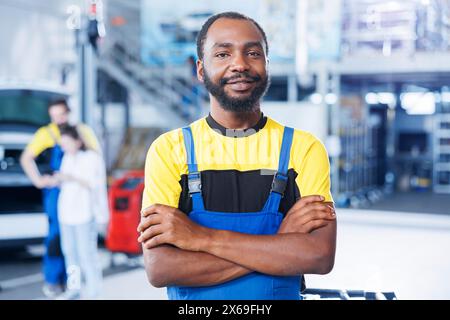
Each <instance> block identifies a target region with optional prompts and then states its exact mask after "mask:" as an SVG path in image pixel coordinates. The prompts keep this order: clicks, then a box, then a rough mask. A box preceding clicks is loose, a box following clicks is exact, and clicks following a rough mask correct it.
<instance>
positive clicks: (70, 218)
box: [58, 150, 109, 225]
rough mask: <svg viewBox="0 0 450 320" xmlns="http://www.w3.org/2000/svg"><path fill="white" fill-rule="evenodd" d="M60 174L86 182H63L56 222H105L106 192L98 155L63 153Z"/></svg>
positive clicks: (90, 151)
mask: <svg viewBox="0 0 450 320" xmlns="http://www.w3.org/2000/svg"><path fill="white" fill-rule="evenodd" d="M60 171H61V173H62V174H66V175H70V176H73V177H76V178H78V179H80V180H83V181H84V182H86V184H87V186H85V185H83V184H82V183H80V182H78V181H72V180H69V181H64V182H63V183H62V184H61V192H60V194H59V198H58V219H59V222H60V223H63V224H70V225H78V224H83V223H88V222H90V221H92V220H94V219H95V220H96V221H97V222H98V223H106V222H107V220H108V217H109V213H108V204H107V193H106V169H105V164H104V161H103V159H102V156H101V155H100V154H98V153H97V152H95V151H92V150H87V151H78V152H77V153H76V154H67V153H66V154H65V155H64V157H63V160H62V163H61V168H60Z"/></svg>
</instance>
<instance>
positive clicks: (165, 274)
mask: <svg viewBox="0 0 450 320" xmlns="http://www.w3.org/2000/svg"><path fill="white" fill-rule="evenodd" d="M144 260H145V268H146V271H147V276H148V279H149V281H150V283H151V284H152V285H153V286H155V287H165V286H171V285H178V286H211V285H216V284H220V283H224V282H227V281H230V280H233V279H236V278H239V277H242V276H243V275H246V274H248V273H250V272H252V271H251V270H250V269H247V268H244V267H242V266H240V265H237V264H235V263H233V262H230V261H227V260H224V259H222V258H219V257H216V256H214V255H211V254H208V253H204V252H194V251H187V250H182V249H179V248H176V247H173V246H169V245H161V246H158V247H156V248H152V249H145V248H144Z"/></svg>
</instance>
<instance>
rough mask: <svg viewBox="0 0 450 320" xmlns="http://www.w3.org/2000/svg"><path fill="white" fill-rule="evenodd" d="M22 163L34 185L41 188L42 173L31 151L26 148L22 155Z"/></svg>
mask: <svg viewBox="0 0 450 320" xmlns="http://www.w3.org/2000/svg"><path fill="white" fill-rule="evenodd" d="M20 164H21V166H22V169H23V171H24V172H25V174H26V175H27V177H28V178H29V179H30V180H31V182H32V183H33V185H34V186H35V187H38V188H40V187H41V186H40V178H41V174H40V172H39V170H38V168H37V166H36V162H35V160H34V157H33V155H32V154H31V152H29V151H28V150H26V149H25V151H24V152H23V154H22V155H21V157H20Z"/></svg>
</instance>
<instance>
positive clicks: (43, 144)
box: [26, 127, 55, 157]
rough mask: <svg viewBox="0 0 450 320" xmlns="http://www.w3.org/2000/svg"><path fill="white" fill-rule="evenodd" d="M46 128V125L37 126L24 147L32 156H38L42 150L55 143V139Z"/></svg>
mask: <svg viewBox="0 0 450 320" xmlns="http://www.w3.org/2000/svg"><path fill="white" fill-rule="evenodd" d="M48 130H49V128H48V127H42V128H39V129H38V131H36V133H35V134H34V136H33V138H31V141H30V142H29V143H28V145H27V147H26V149H27V150H28V151H30V152H31V154H33V156H34V157H37V156H39V155H40V154H41V153H42V152H43V151H44V150H46V149H48V148H52V147H53V146H54V145H55V141H54V139H53V138H52V136H51V135H50V133H49V132H48Z"/></svg>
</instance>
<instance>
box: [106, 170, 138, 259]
mask: <svg viewBox="0 0 450 320" xmlns="http://www.w3.org/2000/svg"><path fill="white" fill-rule="evenodd" d="M143 190H144V171H129V172H128V173H127V174H125V176H124V177H123V178H121V179H118V180H117V181H115V182H114V183H113V184H112V186H111V188H110V190H109V196H108V198H109V204H110V208H111V217H110V222H109V225H108V232H107V235H106V242H105V244H106V248H107V249H108V250H109V251H111V252H113V253H114V252H121V253H125V254H127V255H140V254H141V253H142V247H141V244H140V243H139V242H138V241H137V238H138V236H139V233H138V232H137V230H136V229H137V227H138V225H139V222H140V217H141V215H140V211H141V204H142V192H143Z"/></svg>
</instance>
